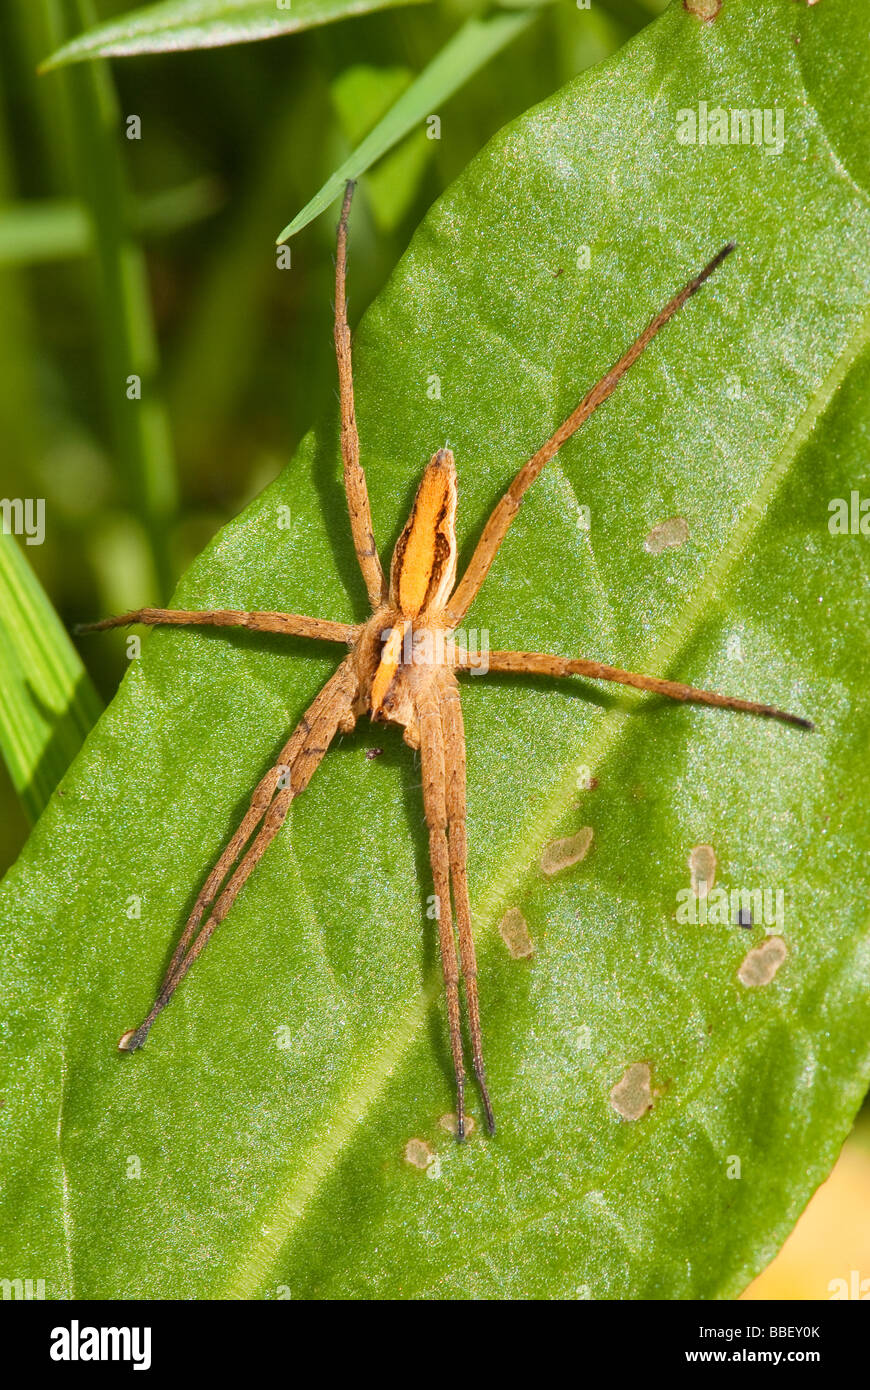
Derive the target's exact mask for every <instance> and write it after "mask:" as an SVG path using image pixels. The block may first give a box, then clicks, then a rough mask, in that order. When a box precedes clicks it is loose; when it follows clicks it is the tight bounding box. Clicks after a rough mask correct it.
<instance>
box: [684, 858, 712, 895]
mask: <svg viewBox="0 0 870 1390" xmlns="http://www.w3.org/2000/svg"><path fill="white" fill-rule="evenodd" d="M689 872H690V874H691V876H692V892H693V893H694V895H695V897H696V898H706V896H707V894H708V893H709V891H710V889H711V888H712V887H713V884H714V883H715V882H716V851H715V850H714V848H713V846H712V845H695V846H694V848H693V849H692V850H690V852H689Z"/></svg>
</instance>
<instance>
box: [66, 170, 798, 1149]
mask: <svg viewBox="0 0 870 1390" xmlns="http://www.w3.org/2000/svg"><path fill="white" fill-rule="evenodd" d="M352 194H353V184H352V183H349V184H348V185H347V191H346V193H345V197H344V203H343V206H342V211H341V219H340V221H339V225H338V245H337V254H336V265H335V350H336V358H337V362H338V379H339V387H340V399H341V452H342V457H343V460H344V486H345V492H346V494H347V505H348V511H349V513H350V525H351V531H352V533H353V541H354V546H355V549H356V554H357V559H358V561H359V566H360V569H361V571H362V575H363V578H364V580H365V583H366V588H367V589H368V595H369V601H370V603H371V609H372V616H371V617H370V618H369V619H368V621H367V622H365V623H361V624H359V625H357V626H354V625H351V624H347V623H337V622H331V621H330V620H329V619H328V618H306V617H300V616H298V615H296V614H293V613H269V612H255V613H242V612H236V611H231V610H226V609H210V610H208V611H205V612H189V611H185V610H181V609H167V608H141V609H139V610H138V611H136V612H134V613H125V614H123V615H122V616H121V617H118V618H107V619H105V620H104V621H103V622H98V623H90V624H87V625H85V626H84V627H83V628H81V629H79V630H80V631H98V630H101V629H104V628H111V627H118V626H121V625H124V624H129V623H134V622H139V623H146V624H149V625H155V624H176V625H185V624H196V625H207V626H215V627H224V626H229V627H233V626H235V627H246V628H249V629H252V630H253V631H255V632H279V633H286V634H288V635H291V636H294V637H313V638H317V639H319V640H321V641H325V642H339V643H344V644H346V645H347V646H348V647H349V648H350V651H349V653H348V655H347V656H346V657H345V658H344V660H343V661H342V663H341V665H340V666H339V667H338V670H337V671H336V672H335V674H334V675H333V676H331V677H330V679H329V680H328V681H327V682H326V684H325V685H324V687H323V689H322V690H321V691H320V693H319V695H318V696H317V698H316V699H315V700H314V702H313V704H312V705H311V706H310V708H309V709H307V710H306V712H305V714H304V715H303V717H302V720H301V722H300V723H299V725H298V726H297V728H296V729H295V730H294V732H293V733H292V735H291V737H290V739H289V740H288V742H287V743H286V744H285V746H284V748H283V749H282V750H281V753H280V756H279V758H278V761H277V763H276V764H275V766H274V767H272V768H271V769H270V770H269V772H267V773H266V775H265V777H263V778H262V779H261V781H260V783H259V785H258V786H257V788H256V790H255V792H254V795H253V797H252V799H251V804H250V807H249V809H248V811H247V813H246V815H245V817H244V819H243V820H242V823H241V825H240V826H239V828H238V830H237V831H236V833H235V835H233V837H232V839H231V840H230V842H229V844H228V845H227V847H226V849H225V850H224V852H223V854H222V855H221V857H220V859H219V860H218V862H217V864H215V866H214V868H213V869H212V871H211V873H210V874H209V876H208V878H207V879H206V881H205V883H204V885H203V887H202V890H201V892H200V894H199V897H198V898H197V900H196V904H195V906H194V908H193V911H192V913H191V914H190V918H189V920H188V922H187V925H186V926H185V928H184V932H183V934H182V936H181V939H180V941H179V943H178V945H177V947H176V949H175V953H174V955H173V957H172V960H171V962H170V965H169V969H168V970H167V972H166V975H165V977H164V980H163V983H162V984H161V986H160V990H159V993H158V995H157V998H156V1000H155V1001H154V1005H153V1007H152V1009H151V1012H150V1013H149V1014H148V1016H147V1018H146V1019H145V1020H144V1022H143V1023H141V1024H140V1025H139V1027H138V1028H136V1029H132V1030H130V1031H129V1032H127V1033H125V1034H124V1035H123V1037H122V1038H121V1040H120V1042H119V1044H118V1046H119V1047H120V1048H121V1049H122V1050H123V1051H127V1052H132V1051H134V1050H135V1049H136V1048H138V1047H141V1046H142V1044H143V1043H144V1042H145V1039H146V1037H147V1035H148V1032H149V1030H150V1028H151V1025H152V1023H153V1022H154V1020H155V1018H156V1017H157V1015H158V1014H159V1013H160V1012H161V1010H162V1009H164V1008H165V1007H166V1005H167V1004H168V1003H169V1000H170V999H171V998H172V995H173V994H174V993H175V990H176V989H177V988H178V986H179V985H180V984H181V981H182V980H183V979H184V976H185V975H186V974H187V972H188V970H189V969H190V967H191V965H192V964H193V962H194V961H195V960H196V958H197V956H198V955H199V954H200V952H201V951H202V950H203V949H204V947H205V945H206V943H207V942H208V940H209V938H210V937H211V935H212V933H213V931H214V930H215V927H217V925H218V923H219V922H222V921H223V919H224V917H226V915H227V913H228V912H229V910H230V907H231V906H232V904H233V902H234V900H235V898H236V895H237V894H238V893H239V891H240V889H241V888H242V886H243V885H244V883H245V881H246V880H247V878H248V876H249V874H250V873H251V870H252V869H253V868H254V865H255V864H256V863H257V861H258V860H259V859H260V857H261V856H262V854H263V853H264V851H265V850H266V848H267V846H268V845H269V844H270V842H271V841H272V840H273V839H274V837H275V836H276V835H277V833H278V831H279V829H280V828H281V825H282V823H283V821H284V818H285V816H286V815H287V811H288V809H289V807H290V803H291V801H292V800H293V799H294V797H296V796H298V795H299V793H300V792H302V791H304V790H305V788H306V787H307V785H308V783H309V780H310V779H311V776H312V774H313V773H314V770H315V768H316V767H317V766H318V764H319V763H320V760H321V759H322V758H323V756H324V754H325V753H326V750H327V748H328V747H329V745H330V743H331V741H332V739H333V738H334V737H335V735H336V733H339V732H341V733H348V732H350V730H351V729H353V727H354V725H355V724H356V721H357V719H358V718H359V717H360V716H361V715H364V714H367V715H368V716H369V718H370V719H373V720H380V721H383V722H386V723H391V724H398V725H400V726H401V728H402V729H403V730H404V734H403V737H404V739H405V742H406V743H408V744H409V745H410V747H412V748H414V749H418V750H419V752H420V758H421V763H422V773H423V805H424V810H425V817H426V825H427V827H428V830H429V855H430V859H431V864H432V876H433V879H434V888H435V895H436V903H437V920H438V936H439V942H440V947H441V961H442V966H443V970H444V983H445V988H446V993H447V1013H448V1018H449V1024H450V1045H451V1050H452V1054H453V1067H454V1071H455V1073H456V1091H457V1135H458V1137H459V1139H462V1138H463V1137H464V1135H465V1099H464V1089H465V1066H464V1061H463V1046H462V1030H461V1022H460V1002H459V976H460V973H461V975H462V978H463V980H464V984H465V1000H466V1009H467V1016H468V1028H469V1034H470V1039H471V1056H472V1064H473V1067H474V1074H475V1076H476V1077H477V1082H478V1085H479V1087H480V1094H481V1098H482V1100H483V1106H484V1111H485V1114H486V1122H487V1126H488V1128H489V1131H490V1133H492V1132H493V1130H494V1128H495V1119H494V1116H493V1110H492V1105H491V1102H490V1099H489V1094H488V1092H487V1088H486V1077H485V1073H484V1065H483V1045H482V1038H481V1027H480V1006H479V1002H478V993H477V965H476V961H475V954H474V939H473V936H472V930H471V911H470V907H469V899H468V881H467V877H466V833H465V735H464V732H463V724H462V709H461V705H460V700H459V684H458V682H457V679H456V674H455V673H456V671H463V670H470V669H473V667H474V666H475V665H476V664H477V661H476V659H475V658H473V657H471V656H469V655H466V654H464V653H463V652H462V651H461V649H460V645H459V644H456V643H454V642H453V641H452V640H451V639H452V635H453V633H454V632H455V631H456V629H457V628H458V627H459V624H460V623H461V622H462V620H463V619H464V617H465V615H466V613H467V612H468V609H469V606H470V605H471V603H472V601H473V600H474V598H475V597H476V595H477V593H478V591H479V590H480V587H481V585H482V584H483V581H484V579H485V578H486V575H487V572H488V570H489V567H490V565H491V564H492V562H493V560H494V559H495V557H496V554H497V552H498V548H499V546H500V545H501V543H502V541H503V540H504V538H505V535H506V534H507V531H508V528H509V526H510V524H511V522H512V521H513V519H514V517H515V516H516V514H517V512H518V511H519V507H520V502H521V501H522V498H523V495H524V493H525V492H526V491H527V489H528V488H529V487H530V486H531V484H532V483H533V482H534V481H535V479H536V478H537V476H538V474H539V473H540V472H541V469H542V468H543V467H544V464H545V463H547V461H548V460H549V459H551V458H552V457H553V455H554V454H555V453H556V452H557V451H558V450H559V448H560V447H561V446H562V445H563V444H564V443H565V441H566V440H567V439H569V438H570V437H571V435H572V434H573V433H574V431H575V430H577V429H579V427H580V426H581V425H582V424H583V423H584V421H585V420H587V419H588V418H589V416H590V415H591V414H592V412H593V411H594V410H596V409H597V407H598V406H599V405H601V404H602V403H603V402H604V401H606V400H607V398H608V396H609V395H610V394H611V392H612V391H613V390H614V388H615V386H616V384H617V382H618V381H619V379H620V377H622V376H623V374H624V373H625V372H626V371H628V369H629V367H631V365H632V364H633V363H634V362H636V361H637V359H638V357H640V355H641V353H642V352H643V351H644V349H645V348H646V347H647V346H648V344H649V343H650V342H651V341H652V339H653V338H654V337H655V335H656V334H657V333H658V331H659V329H660V328H662V327H663V326H664V325H665V324H666V323H667V321H668V319H669V318H671V316H672V315H673V314H675V313H676V312H677V311H678V310H679V309H681V308H682V306H683V305H684V304H685V302H686V300H687V299H689V298H690V296H691V295H693V294H694V293H695V291H696V290H697V289H698V288H699V287H700V286H701V285H702V284H703V283H704V281H705V280H706V279H707V277H708V276H709V275H711V274H712V272H713V271H714V270H715V269H716V267H717V266H718V265H719V264H720V263H721V262H722V261H723V260H724V259H725V257H726V256H727V255H728V254H729V253H730V252H731V251H733V249H734V244H733V243H729V244H728V245H726V246H724V247H723V248H722V250H721V251H719V253H718V254H717V255H716V256H714V257H713V259H712V260H711V261H710V263H709V264H708V265H707V266H705V268H704V269H703V270H702V271H701V272H700V274H699V275H696V276H695V277H694V279H692V280H690V281H689V283H688V284H687V285H686V286H685V288H684V289H682V290H680V292H679V294H677V295H675V296H674V298H673V299H672V300H671V301H670V302H669V303H668V304H666V305H665V307H664V308H663V309H662V310H661V312H660V313H658V314H657V315H656V316H655V318H654V319H653V320H652V321H651V323H650V324H649V325H648V326H647V327H646V328H645V329H644V331H643V332H642V333H641V335H640V337H639V338H637V339H636V341H635V342H634V343H632V345H631V347H630V348H628V350H627V351H626V352H625V353H624V355H623V356H622V357H621V358H620V359H619V361H618V362H617V363H616V365H615V366H613V367H612V368H611V369H610V371H609V372H607V373H606V375H605V376H603V377H602V378H601V380H600V381H599V382H598V384H597V385H596V386H593V388H592V390H591V391H590V392H589V393H588V395H586V396H584V398H583V400H582V401H581V402H580V404H579V405H578V406H577V408H576V410H575V411H574V412H573V414H571V415H569V417H568V419H567V420H565V422H564V423H563V424H562V425H560V426H559V428H558V429H557V430H556V432H555V434H554V435H553V436H552V437H551V438H550V439H548V440H547V442H546V444H544V445H543V446H542V447H541V448H540V449H539V450H538V452H537V453H536V454H535V456H534V457H533V458H532V459H530V460H529V462H528V463H526V464H525V465H524V466H523V467H522V468H521V469H520V471H519V473H518V474H517V476H516V477H515V478H514V481H513V482H512V483H511V485H510V487H509V488H508V490H507V492H506V493H505V494H504V496H503V497H502V498H501V500H500V502H499V503H498V504H497V506H496V507H495V509H494V511H493V513H492V515H491V516H490V518H489V520H488V521H487V523H486V526H485V527H484V529H483V534H482V536H481V538H480V540H479V541H478V543H477V547H476V549H475V551H474V554H473V555H472V557H471V562H470V564H469V566H468V568H467V570H466V571H465V574H464V575H463V576H462V578H461V579H460V581H459V583H458V584H457V583H456V528H455V522H456V467H455V464H454V461H453V454H452V453H451V451H450V449H447V448H444V449H439V450H438V452H437V453H436V454H434V455H433V457H432V459H431V461H430V463H429V464H428V466H427V468H426V470H425V472H424V474H423V477H422V479H421V481H420V485H419V487H418V489H417V496H416V498H415V500H414V506H413V509H412V511H411V515H410V518H409V519H408V522H407V525H406V526H405V529H404V530H403V532H402V534H401V535H400V537H399V539H398V542H397V543H396V548H395V551H394V552H393V560H392V565H391V567H390V580H389V585H388V584H387V582H386V579H385V578H384V574H383V570H382V569H381V562H380V559H379V557H378V551H377V547H376V545H375V540H374V536H373V534H372V519H371V510H370V507H369V500H368V492H367V489H366V480H365V474H364V473H363V469H362V466H361V464H360V450H359V436H358V434H357V427H356V419H355V415H354V400H353V376H352V369H351V338H350V329H349V328H348V325H347V307H346V300H345V278H346V268H347V222H348V215H349V212H350V203H351V197H352ZM487 659H488V663H489V669H490V670H493V671H518V672H526V673H530V674H534V675H546V676H569V675H579V676H589V677H591V678H592V679H594V680H605V681H617V682H619V683H620V684H622V685H630V686H635V687H636V688H638V689H640V690H650V691H654V692H655V693H656V694H658V695H667V696H669V697H670V698H671V699H675V700H689V701H694V702H697V703H699V704H705V705H718V706H720V707H721V708H724V709H735V710H746V711H748V712H750V713H752V714H763V715H769V716H771V717H773V718H775V719H783V720H786V721H788V722H789V723H792V724H798V725H801V726H802V727H804V728H812V727H813V726H812V724H811V723H810V721H809V720H807V719H802V718H800V717H799V716H798V715H794V714H786V713H785V712H784V711H783V710H779V709H775V708H773V706H771V705H762V704H757V703H755V702H754V701H752V700H742V699H738V698H736V697H732V696H729V695H719V694H716V693H714V692H712V691H707V690H698V689H696V688H695V687H694V686H691V685H682V684H679V683H678V682H676V681H669V680H662V679H660V678H659V677H657V676H644V675H638V674H636V673H633V672H630V671H622V670H620V669H618V668H617V667H613V666H605V665H602V664H601V663H600V662H598V661H587V660H585V659H582V658H569V657H561V656H547V655H544V654H542V653H538V652H500V651H495V652H490V653H489V654H488V658H487ZM451 885H452V894H453V912H455V915H456V928H457V930H456V931H454V926H453V912H451ZM207 909H208V915H207V917H206V920H205V923H204V924H203V917H204V916H206V910H207ZM457 935H458V944H459V951H458V955H457Z"/></svg>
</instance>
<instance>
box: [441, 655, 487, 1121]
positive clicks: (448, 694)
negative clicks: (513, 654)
mask: <svg viewBox="0 0 870 1390" xmlns="http://www.w3.org/2000/svg"><path fill="white" fill-rule="evenodd" d="M441 718H442V724H443V729H444V762H445V771H446V781H447V793H446V801H447V827H448V837H449V839H448V844H449V856H450V876H451V878H452V880H453V905H454V908H455V910H456V925H457V928H458V931H459V959H460V963H461V968H462V978H463V981H464V982H465V1005H466V1008H467V1010H468V1031H469V1033H470V1035H471V1057H472V1065H473V1067H474V1075H475V1076H476V1078H477V1084H478V1086H479V1088H480V1095H481V1099H482V1101H483V1108H484V1113H485V1115H486V1127H487V1129H488V1130H489V1132H490V1134H494V1133H495V1116H494V1114H493V1110H492V1102H491V1101H490V1098H489V1091H488V1090H487V1086H486V1071H485V1069H484V1065H483V1037H482V1034H481V1027H480V1000H479V997H478V992H477V958H476V956H475V953H474V937H473V936H472V933H471V905H470V903H469V900H468V872H467V864H468V845H467V838H466V831H465V728H464V725H463V721H462V706H461V704H460V700H459V687H458V685H457V683H456V679H455V677H453V676H450V677H449V679H448V680H447V681H446V682H445V684H444V686H443V688H442V694H441Z"/></svg>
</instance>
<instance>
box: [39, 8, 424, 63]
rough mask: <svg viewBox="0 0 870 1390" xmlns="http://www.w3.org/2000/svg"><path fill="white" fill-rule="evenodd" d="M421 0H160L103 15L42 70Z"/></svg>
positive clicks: (304, 25)
mask: <svg viewBox="0 0 870 1390" xmlns="http://www.w3.org/2000/svg"><path fill="white" fill-rule="evenodd" d="M420 3H422V0H292V3H279V0H162V3H160V4H157V5H144V6H142V7H140V8H139V9H136V10H131V11H130V12H129V13H128V14H126V15H123V16H122V17H121V18H116V19H110V20H107V21H106V23H105V24H97V25H95V27H94V28H93V29H89V30H88V31H87V32H86V33H84V34H82V35H80V36H79V37H78V38H75V39H71V40H70V41H69V43H65V44H64V45H63V47H62V48H59V49H58V50H57V52H56V53H53V54H52V55H51V57H50V58H48V59H47V60H46V61H45V63H43V65H42V69H43V71H44V70H46V69H48V68H56V67H60V66H61V65H62V64H64V63H79V62H81V61H82V60H83V59H86V58H129V57H130V56H131V55H132V54H134V53H178V52H182V51H183V50H185V49H190V48H223V47H225V46H226V45H227V44H232V43H250V42H251V41H252V40H254V39H274V38H277V37H278V36H279V35H280V34H295V33H297V32H298V31H299V30H300V29H313V28H315V27H317V26H318V25H321V24H332V23H333V22H334V21H335V20H338V19H352V18H353V17H354V16H355V15H361V14H370V13H371V12H372V11H373V10H385V9H393V8H395V7H396V6H397V5H411V4H420Z"/></svg>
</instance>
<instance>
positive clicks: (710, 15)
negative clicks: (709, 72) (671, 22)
mask: <svg viewBox="0 0 870 1390" xmlns="http://www.w3.org/2000/svg"><path fill="white" fill-rule="evenodd" d="M811 3H812V0H811ZM721 8H722V0H683V9H684V10H688V11H689V14H693V15H695V17H696V18H697V19H703V21H704V23H705V24H711V23H712V22H713V20H714V19H715V18H716V16H717V14H718V13H719V11H720V10H721Z"/></svg>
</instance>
